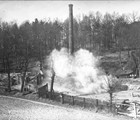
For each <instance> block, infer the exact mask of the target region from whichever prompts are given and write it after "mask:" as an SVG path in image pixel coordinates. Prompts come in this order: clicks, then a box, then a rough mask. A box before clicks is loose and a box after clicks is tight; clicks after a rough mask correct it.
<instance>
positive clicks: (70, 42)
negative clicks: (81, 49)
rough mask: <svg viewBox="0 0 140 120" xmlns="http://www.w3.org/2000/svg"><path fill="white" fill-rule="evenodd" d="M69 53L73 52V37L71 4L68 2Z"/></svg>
mask: <svg viewBox="0 0 140 120" xmlns="http://www.w3.org/2000/svg"><path fill="white" fill-rule="evenodd" d="M68 47H69V54H73V53H74V38H73V4H69V42H68Z"/></svg>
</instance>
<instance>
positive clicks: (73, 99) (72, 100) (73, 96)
mask: <svg viewBox="0 0 140 120" xmlns="http://www.w3.org/2000/svg"><path fill="white" fill-rule="evenodd" d="M72 105H74V96H72Z"/></svg>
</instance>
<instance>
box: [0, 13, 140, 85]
mask: <svg viewBox="0 0 140 120" xmlns="http://www.w3.org/2000/svg"><path fill="white" fill-rule="evenodd" d="M73 23H74V27H73V28H74V30H73V31H74V48H75V50H78V49H80V48H84V49H88V50H90V51H92V52H93V51H97V52H98V53H104V52H115V51H122V50H125V49H126V50H128V51H129V50H131V49H138V48H139V45H140V40H139V39H140V34H139V33H140V21H139V17H138V15H137V14H134V13H133V14H132V15H129V16H127V15H119V14H117V13H113V14H109V13H106V14H105V15H102V14H101V13H100V12H96V13H90V14H89V15H83V16H82V17H76V18H74V20H73ZM68 25H69V20H68V19H66V20H65V21H64V22H61V21H59V20H54V21H50V20H48V21H43V20H38V19H37V18H36V19H35V20H34V21H33V22H29V21H25V22H24V23H22V24H21V25H17V23H16V22H11V23H7V22H5V21H1V22H0V64H1V69H0V71H1V72H6V73H8V79H9V81H10V73H11V72H12V71H13V70H18V71H20V72H21V71H22V72H23V73H24V74H23V81H24V79H25V76H26V72H27V71H28V67H29V63H30V62H32V61H40V68H42V62H43V60H44V58H45V56H46V55H49V53H50V52H51V51H52V50H53V49H58V50H59V49H60V48H62V47H68V34H69V32H68V30H69V28H68V27H69V26H68ZM9 87H10V82H9Z"/></svg>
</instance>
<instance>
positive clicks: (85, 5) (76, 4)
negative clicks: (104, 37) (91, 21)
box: [0, 0, 140, 23]
mask: <svg viewBox="0 0 140 120" xmlns="http://www.w3.org/2000/svg"><path fill="white" fill-rule="evenodd" d="M68 4H73V11H74V13H73V14H74V16H75V17H76V16H78V15H80V14H89V12H91V11H93V12H97V11H100V12H101V13H103V14H104V13H106V12H109V13H113V12H114V11H115V12H118V13H119V14H122V13H132V12H138V13H140V1H126V0H124V1H0V18H1V19H2V20H3V21H8V22H10V21H14V20H16V21H17V22H18V23H22V22H23V21H25V20H29V21H33V20H34V19H35V18H38V19H39V20H40V19H46V20H47V19H48V18H50V19H51V20H53V19H54V18H58V19H59V20H62V21H63V20H65V19H66V18H67V17H68V15H69V8H68Z"/></svg>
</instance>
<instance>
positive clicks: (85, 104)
mask: <svg viewBox="0 0 140 120" xmlns="http://www.w3.org/2000/svg"><path fill="white" fill-rule="evenodd" d="M83 101H84V108H85V107H86V99H85V98H83Z"/></svg>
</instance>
